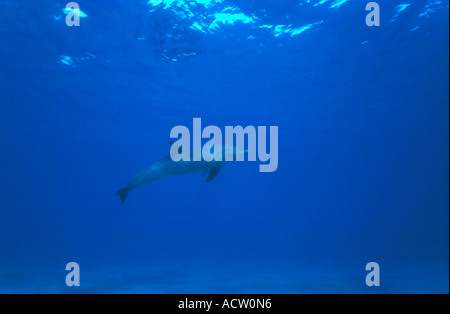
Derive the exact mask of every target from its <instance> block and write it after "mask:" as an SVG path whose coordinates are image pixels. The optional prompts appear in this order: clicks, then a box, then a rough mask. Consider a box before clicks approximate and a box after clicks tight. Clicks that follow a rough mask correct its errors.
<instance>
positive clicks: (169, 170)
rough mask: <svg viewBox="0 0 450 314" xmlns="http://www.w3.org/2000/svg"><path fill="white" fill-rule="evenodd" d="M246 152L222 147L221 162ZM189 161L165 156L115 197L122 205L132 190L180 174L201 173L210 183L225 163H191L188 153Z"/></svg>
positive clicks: (202, 160) (139, 174)
mask: <svg viewBox="0 0 450 314" xmlns="http://www.w3.org/2000/svg"><path fill="white" fill-rule="evenodd" d="M169 144H171V145H172V144H173V142H169ZM247 153H248V150H244V151H242V152H241V151H239V150H238V149H237V148H236V147H234V146H233V147H231V148H227V147H223V148H222V156H223V158H222V160H225V156H226V155H227V154H230V155H233V156H234V157H235V156H237V155H242V154H247ZM190 155H191V158H190V160H191V161H183V160H181V161H178V162H175V161H173V160H172V158H171V157H170V156H166V157H164V158H163V159H161V160H159V161H157V162H155V163H154V164H153V165H151V166H150V167H148V168H147V169H145V170H143V171H142V172H140V173H138V174H137V175H136V176H135V177H134V178H133V179H131V181H130V182H128V184H127V186H125V187H124V188H123V189H120V190H119V191H118V192H117V193H116V195H119V196H120V199H121V201H122V204H123V203H124V202H125V199H126V198H127V195H128V192H130V191H131V190H134V189H136V188H138V187H140V186H142V185H144V184H146V183H149V182H152V181H155V180H158V179H162V178H165V177H171V176H176V175H182V174H189V173H195V172H203V175H206V174H207V173H209V175H208V177H207V179H206V182H211V181H212V180H214V179H215V178H216V177H217V175H218V174H219V172H220V169H221V167H222V165H223V164H224V162H225V161H215V160H213V161H210V162H208V161H205V160H204V159H203V158H201V160H200V161H193V158H192V155H193V153H192V152H191V153H190Z"/></svg>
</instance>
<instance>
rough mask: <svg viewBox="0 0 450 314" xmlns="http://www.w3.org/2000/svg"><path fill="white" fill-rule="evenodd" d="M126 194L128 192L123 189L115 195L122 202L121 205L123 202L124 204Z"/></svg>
mask: <svg viewBox="0 0 450 314" xmlns="http://www.w3.org/2000/svg"><path fill="white" fill-rule="evenodd" d="M128 192H129V190H128V189H127V188H123V189H121V190H120V191H118V192H117V193H116V195H119V196H120V200H121V201H122V203H121V204H123V202H125V199H126V198H127V195H128Z"/></svg>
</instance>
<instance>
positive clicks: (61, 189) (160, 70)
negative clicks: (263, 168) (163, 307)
mask: <svg viewBox="0 0 450 314" xmlns="http://www.w3.org/2000/svg"><path fill="white" fill-rule="evenodd" d="M67 2H69V1H67ZM367 2H369V1H367ZM367 2H365V1H359V0H348V1H345V0H338V1H336V0H329V1H319V0H310V1H305V0H296V1H293V0H285V1H268V0H258V1H249V0H248V1H233V0H223V1H206V0H204V1H200V0H196V1H182V0H178V1H167V0H166V1H159V0H152V1H150V2H148V1H147V0H135V1H130V0H110V1H106V0H103V1H100V0H98V1H84V0H80V1H79V2H78V3H79V5H80V8H81V11H82V12H83V17H81V21H80V26H79V27H68V26H66V24H65V17H66V15H65V13H64V12H63V8H64V7H65V5H66V2H64V1H50V0H41V1H31V0H28V1H26V0H14V1H12V0H11V1H10V0H3V1H2V2H1V4H0V6H1V10H0V21H1V24H2V26H1V27H0V82H1V84H0V99H1V100H0V101H1V106H0V143H1V147H2V148H1V153H0V165H1V166H0V178H1V181H0V182H1V183H0V191H1V194H0V195H1V197H0V293H11V292H12V293H16V292H20V293H33V292H39V293H83V292H89V293H109V292H117V293H134V292H150V293H336V292H339V293H448V292H449V194H448V193H449V192H448V191H449V89H448V84H449V63H448V62H449V61H448V56H449V39H448V38H449V37H448V35H449V13H448V0H441V1H436V0H405V1H403V0H392V1H388V0H381V1H379V2H378V3H379V4H380V7H381V26H380V27H371V28H370V27H368V26H366V24H365V17H366V14H368V12H366V11H365V6H366V4H367ZM405 4H410V5H409V6H399V5H405ZM195 117H199V118H202V123H203V124H204V126H206V125H217V126H219V127H221V128H222V127H224V126H227V125H228V126H236V125H243V126H248V125H253V126H278V127H279V167H278V170H277V171H276V172H274V173H260V172H259V163H257V162H232V163H228V164H226V165H224V166H223V167H222V170H221V172H220V174H219V175H218V177H217V178H216V179H215V180H214V181H212V182H211V183H205V177H202V176H201V174H200V173H198V174H191V175H186V176H179V177H172V178H165V179H162V180H160V181H156V182H152V183H149V184H148V185H145V186H143V187H140V188H139V189H136V190H134V191H132V192H130V194H129V196H128V199H127V200H126V202H125V203H124V204H123V205H122V206H121V205H120V199H119V198H118V197H117V196H116V195H114V193H115V192H116V191H117V190H118V189H120V188H122V187H123V186H124V185H126V183H127V182H128V181H129V180H130V179H131V178H132V177H133V176H134V175H135V174H136V173H138V172H139V171H141V170H143V169H145V168H146V167H148V166H150V165H151V164H152V163H153V162H155V161H156V160H159V159H160V158H162V157H164V156H166V155H168V153H169V148H170V147H169V144H168V143H167V141H168V140H169V134H170V130H171V129H172V128H173V127H174V126H176V125H185V126H188V127H190V128H192V120H193V118H195ZM69 262H77V263H78V264H79V265H80V268H81V286H80V287H70V288H69V287H67V286H66V284H65V277H66V275H67V273H68V272H67V271H66V270H65V266H66V264H67V263H69ZM369 262H377V263H378V264H379V265H380V268H381V286H380V287H370V288H369V287H367V286H366V283H365V277H366V275H367V273H368V272H366V270H365V266H366V264H367V263H369Z"/></svg>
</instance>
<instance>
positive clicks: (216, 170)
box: [206, 165, 222, 182]
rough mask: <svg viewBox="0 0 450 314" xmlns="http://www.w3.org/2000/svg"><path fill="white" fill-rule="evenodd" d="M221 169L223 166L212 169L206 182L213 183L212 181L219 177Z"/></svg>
mask: <svg viewBox="0 0 450 314" xmlns="http://www.w3.org/2000/svg"><path fill="white" fill-rule="evenodd" d="M221 167H222V166H221V165H220V166H215V167H214V168H212V169H211V171H210V172H209V176H208V178H207V179H206V182H211V181H212V180H214V179H215V178H216V177H217V175H218V174H219V172H220V168H221Z"/></svg>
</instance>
